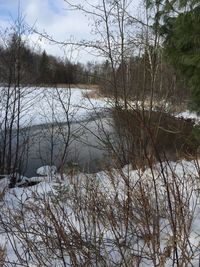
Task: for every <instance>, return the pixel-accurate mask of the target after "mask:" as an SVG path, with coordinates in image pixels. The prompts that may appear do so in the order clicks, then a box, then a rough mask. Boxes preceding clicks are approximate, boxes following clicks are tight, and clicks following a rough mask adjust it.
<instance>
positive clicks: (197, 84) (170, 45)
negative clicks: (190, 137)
mask: <svg viewBox="0 0 200 267" xmlns="http://www.w3.org/2000/svg"><path fill="white" fill-rule="evenodd" d="M161 35H162V36H163V37H164V47H165V52H166V55H167V56H168V58H169V60H170V61H171V63H172V64H173V65H174V66H175V67H176V68H178V69H179V70H180V72H181V73H182V74H183V75H184V77H185V78H186V80H187V81H188V85H189V86H190V88H191V95H192V99H191V100H192V101H191V105H190V107H191V108H192V109H193V110H196V111H197V112H200V6H198V7H195V8H194V9H192V10H190V11H187V12H183V13H180V14H179V15H178V16H177V17H170V16H165V19H164V25H163V26H162V27H161Z"/></svg>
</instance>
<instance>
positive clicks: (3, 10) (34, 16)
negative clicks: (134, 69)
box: [0, 0, 139, 62]
mask: <svg viewBox="0 0 200 267" xmlns="http://www.w3.org/2000/svg"><path fill="white" fill-rule="evenodd" d="M75 1H76V0H75ZM77 1H78V0H77ZM95 1H97V0H94V1H92V3H93V2H95ZM18 2H19V1H18V0H0V26H1V28H5V27H7V26H9V25H10V23H12V20H13V19H16V17H17V13H18ZM73 2H74V1H73ZM79 2H80V1H79ZM82 2H84V0H83V1H82ZM134 2H135V4H137V3H138V2H139V0H135V1H134ZM20 9H21V12H22V13H23V15H24V16H25V21H26V23H27V24H28V25H30V26H32V25H34V26H35V27H36V28H37V30H38V31H40V32H42V31H46V32H47V33H48V34H49V35H51V36H53V38H55V39H56V40H61V41H63V40H67V39H69V38H70V37H71V36H74V37H75V38H76V39H79V40H80V39H90V38H91V28H90V26H89V20H88V18H87V17H85V16H84V15H83V14H80V13H78V12H73V11H69V10H67V4H66V3H65V1H64V0H21V1H20ZM31 38H32V40H34V41H35V42H37V44H38V45H39V46H40V47H41V49H45V50H46V51H47V52H48V53H50V54H53V55H57V56H61V57H62V56H63V55H64V54H63V51H62V50H61V49H60V48H59V47H58V46H56V45H53V46H52V45H50V44H49V42H47V41H46V40H39V38H38V36H36V35H34V36H32V37H31ZM73 55H74V56H73V60H76V59H77V60H79V61H82V62H86V61H87V60H90V59H92V57H91V56H89V55H88V54H87V53H85V52H79V53H78V54H77V53H75V54H73ZM67 56H68V58H70V57H71V56H70V55H69V53H68V54H67ZM94 60H95V59H94Z"/></svg>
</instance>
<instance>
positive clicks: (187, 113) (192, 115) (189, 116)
mask: <svg viewBox="0 0 200 267" xmlns="http://www.w3.org/2000/svg"><path fill="white" fill-rule="evenodd" d="M175 117H177V118H183V119H191V120H194V121H195V123H199V122H200V116H199V115H198V114H197V113H195V112H191V111H189V110H186V111H183V112H180V113H178V114H175Z"/></svg>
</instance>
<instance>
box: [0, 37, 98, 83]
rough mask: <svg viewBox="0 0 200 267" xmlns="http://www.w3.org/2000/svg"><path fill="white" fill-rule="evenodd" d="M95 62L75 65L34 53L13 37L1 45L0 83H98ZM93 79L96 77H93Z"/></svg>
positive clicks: (17, 38) (18, 38)
mask: <svg viewBox="0 0 200 267" xmlns="http://www.w3.org/2000/svg"><path fill="white" fill-rule="evenodd" d="M90 71H91V63H88V64H86V65H84V64H81V63H72V62H70V61H69V60H62V59H60V58H58V57H55V56H52V55H48V54H47V53H46V51H45V50H44V51H43V52H39V51H34V49H33V48H31V47H30V46H29V45H28V44H27V43H26V42H24V41H23V40H22V39H21V37H19V36H18V35H17V34H12V35H11V37H10V38H9V40H8V41H6V42H4V43H3V44H1V46H0V83H1V84H7V83H9V84H16V81H20V84H31V85H54V84H69V83H70V84H72V83H73V84H76V83H95V78H94V75H92V74H91V73H89V72H90ZM92 77H93V78H92Z"/></svg>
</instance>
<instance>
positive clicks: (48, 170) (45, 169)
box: [36, 165, 57, 176]
mask: <svg viewBox="0 0 200 267" xmlns="http://www.w3.org/2000/svg"><path fill="white" fill-rule="evenodd" d="M56 171H57V168H56V166H49V165H46V166H42V167H40V168H38V169H37V170H36V173H37V174H38V175H42V176H52V175H55V173H56Z"/></svg>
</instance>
